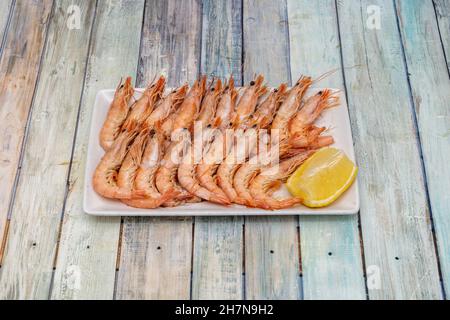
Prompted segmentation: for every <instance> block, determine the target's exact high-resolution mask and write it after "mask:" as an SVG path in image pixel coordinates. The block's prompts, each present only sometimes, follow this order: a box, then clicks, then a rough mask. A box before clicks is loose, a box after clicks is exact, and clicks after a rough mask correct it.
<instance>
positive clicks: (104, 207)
mask: <svg viewBox="0 0 450 320" xmlns="http://www.w3.org/2000/svg"><path fill="white" fill-rule="evenodd" d="M319 90H320V89H316V88H314V89H311V90H309V92H308V95H312V94H314V93H316V92H318V91H319ZM141 92H142V89H137V90H136V94H135V97H136V98H138V97H139V96H140V94H141ZM339 94H340V98H341V105H340V106H339V107H336V108H332V109H329V110H326V111H325V112H324V113H323V115H322V116H321V117H320V119H318V121H317V124H318V125H319V126H325V127H327V128H329V129H328V134H331V135H332V136H333V137H334V139H335V143H334V145H333V146H334V147H336V148H339V149H341V150H343V151H344V152H345V154H347V156H348V157H349V158H350V159H351V160H353V161H355V153H354V150H353V140H352V132H351V128H350V120H349V116H348V109H347V103H346V99H345V95H344V94H343V93H342V92H340V93H339ZM113 96H114V90H102V91H99V92H98V94H97V97H96V99H95V105H94V110H93V114H92V123H91V131H90V134H89V145H88V152H87V160H86V175H85V180H84V199H83V208H84V211H85V212H86V213H88V214H92V215H98V216H236V215H348V214H355V213H357V212H358V211H359V191H358V181H357V180H356V181H355V183H354V184H353V185H352V186H351V187H350V188H349V189H348V190H347V191H346V192H345V193H344V194H343V195H342V196H341V197H340V198H339V199H338V200H337V201H336V202H334V203H332V204H331V205H330V206H328V207H325V208H320V209H311V208H307V207H304V206H301V205H300V206H296V207H294V208H289V209H284V210H276V211H267V210H262V209H254V208H246V207H243V206H239V205H231V206H228V207H225V206H220V205H216V204H213V203H209V202H201V203H192V204H186V205H182V206H179V207H175V208H157V209H137V208H131V207H128V206H127V205H125V204H123V203H122V202H120V201H116V200H110V199H106V198H103V197H101V196H99V195H98V194H97V193H96V192H95V191H94V189H93V187H92V176H93V174H94V171H95V168H96V166H97V164H98V163H99V161H100V159H101V157H102V156H103V153H104V152H103V149H102V148H101V147H100V144H99V138H98V137H99V132H100V129H101V127H102V125H103V121H104V120H105V118H106V114H107V112H108V109H109V105H110V103H111V101H112V98H113ZM281 193H286V194H287V190H286V188H284V190H281Z"/></svg>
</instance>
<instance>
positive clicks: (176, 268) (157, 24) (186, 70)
mask: <svg viewBox="0 0 450 320" xmlns="http://www.w3.org/2000/svg"><path fill="white" fill-rule="evenodd" d="M200 28H201V4H200V2H199V1H196V0H189V1H183V2H179V1H160V0H151V1H147V3H146V10H145V18H144V28H143V35H142V44H141V57H140V63H139V81H140V82H141V84H142V85H143V84H144V83H145V81H148V80H149V79H151V77H152V76H154V75H155V74H158V73H160V72H164V73H166V74H167V76H168V86H172V87H174V86H179V85H180V84H182V83H183V82H186V81H189V82H193V81H194V80H195V79H196V78H197V76H198V70H199V59H200V30H201V29H200ZM191 255H192V218H182V219H178V218H126V219H125V221H124V229H123V238H122V254H121V260H120V269H119V273H118V282H117V293H116V296H117V298H118V299H189V296H190V278H191Z"/></svg>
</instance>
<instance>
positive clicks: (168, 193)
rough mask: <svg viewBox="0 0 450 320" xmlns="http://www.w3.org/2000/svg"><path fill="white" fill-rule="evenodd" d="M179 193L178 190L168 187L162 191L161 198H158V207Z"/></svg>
mask: <svg viewBox="0 0 450 320" xmlns="http://www.w3.org/2000/svg"><path fill="white" fill-rule="evenodd" d="M179 195H180V192H179V191H177V190H175V189H173V188H172V189H169V190H168V191H166V192H164V194H162V195H161V198H160V199H159V201H158V202H159V204H158V207H159V206H161V205H162V204H163V203H164V202H167V201H169V200H172V199H175V198H176V197H178V196H179Z"/></svg>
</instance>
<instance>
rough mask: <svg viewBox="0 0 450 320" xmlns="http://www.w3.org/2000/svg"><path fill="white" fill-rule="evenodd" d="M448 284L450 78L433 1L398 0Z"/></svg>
mask: <svg viewBox="0 0 450 320" xmlns="http://www.w3.org/2000/svg"><path fill="white" fill-rule="evenodd" d="M397 13H398V17H399V23H400V30H401V34H402V40H403V44H404V48H405V56H406V62H407V66H408V72H409V80H410V83H411V89H412V96H413V101H414V107H415V111H416V117H417V124H418V128H419V135H420V141H421V145H422V153H423V161H424V165H425V172H426V177H427V182H428V183H427V186H428V192H429V196H430V204H431V211H432V216H433V221H434V226H435V233H436V240H437V246H438V253H439V258H440V263H441V270H442V278H443V284H444V288H445V290H446V292H450V255H449V254H448V253H449V252H450V216H449V214H448V213H449V212H450V193H449V190H450V166H449V159H450V108H449V103H450V78H449V74H448V71H447V69H446V61H445V55H444V52H443V50H442V44H441V40H440V37H439V30H438V26H437V23H436V16H435V12H434V9H433V3H432V1H431V0H427V1H418V0H411V1H397Z"/></svg>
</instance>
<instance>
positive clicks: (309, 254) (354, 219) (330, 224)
mask: <svg viewBox="0 0 450 320" xmlns="http://www.w3.org/2000/svg"><path fill="white" fill-rule="evenodd" d="M287 4H288V21H289V36H290V62H291V74H292V79H294V81H295V79H296V78H298V77H299V76H300V74H308V75H311V76H313V77H319V76H320V75H322V74H324V73H326V72H329V71H331V70H335V69H340V68H341V55H340V50H339V45H340V42H339V33H338V29H337V19H336V6H335V1H334V0H326V1H320V2H317V1H307V0H302V1H298V0H288V1H287ZM317 30H320V32H317ZM316 86H317V87H330V88H338V89H340V90H344V81H343V78H342V73H341V71H338V72H336V73H334V74H333V75H331V76H329V77H327V78H325V79H324V80H323V81H321V82H320V83H318V84H316ZM336 125H339V124H336ZM299 219H300V253H301V263H302V275H303V298H304V299H338V300H341V299H365V297H366V292H365V286H364V273H363V265H362V259H361V247H360V240H359V231H358V216H357V215H353V216H340V217H320V216H317V217H312V216H301V217H300V218H299Z"/></svg>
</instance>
